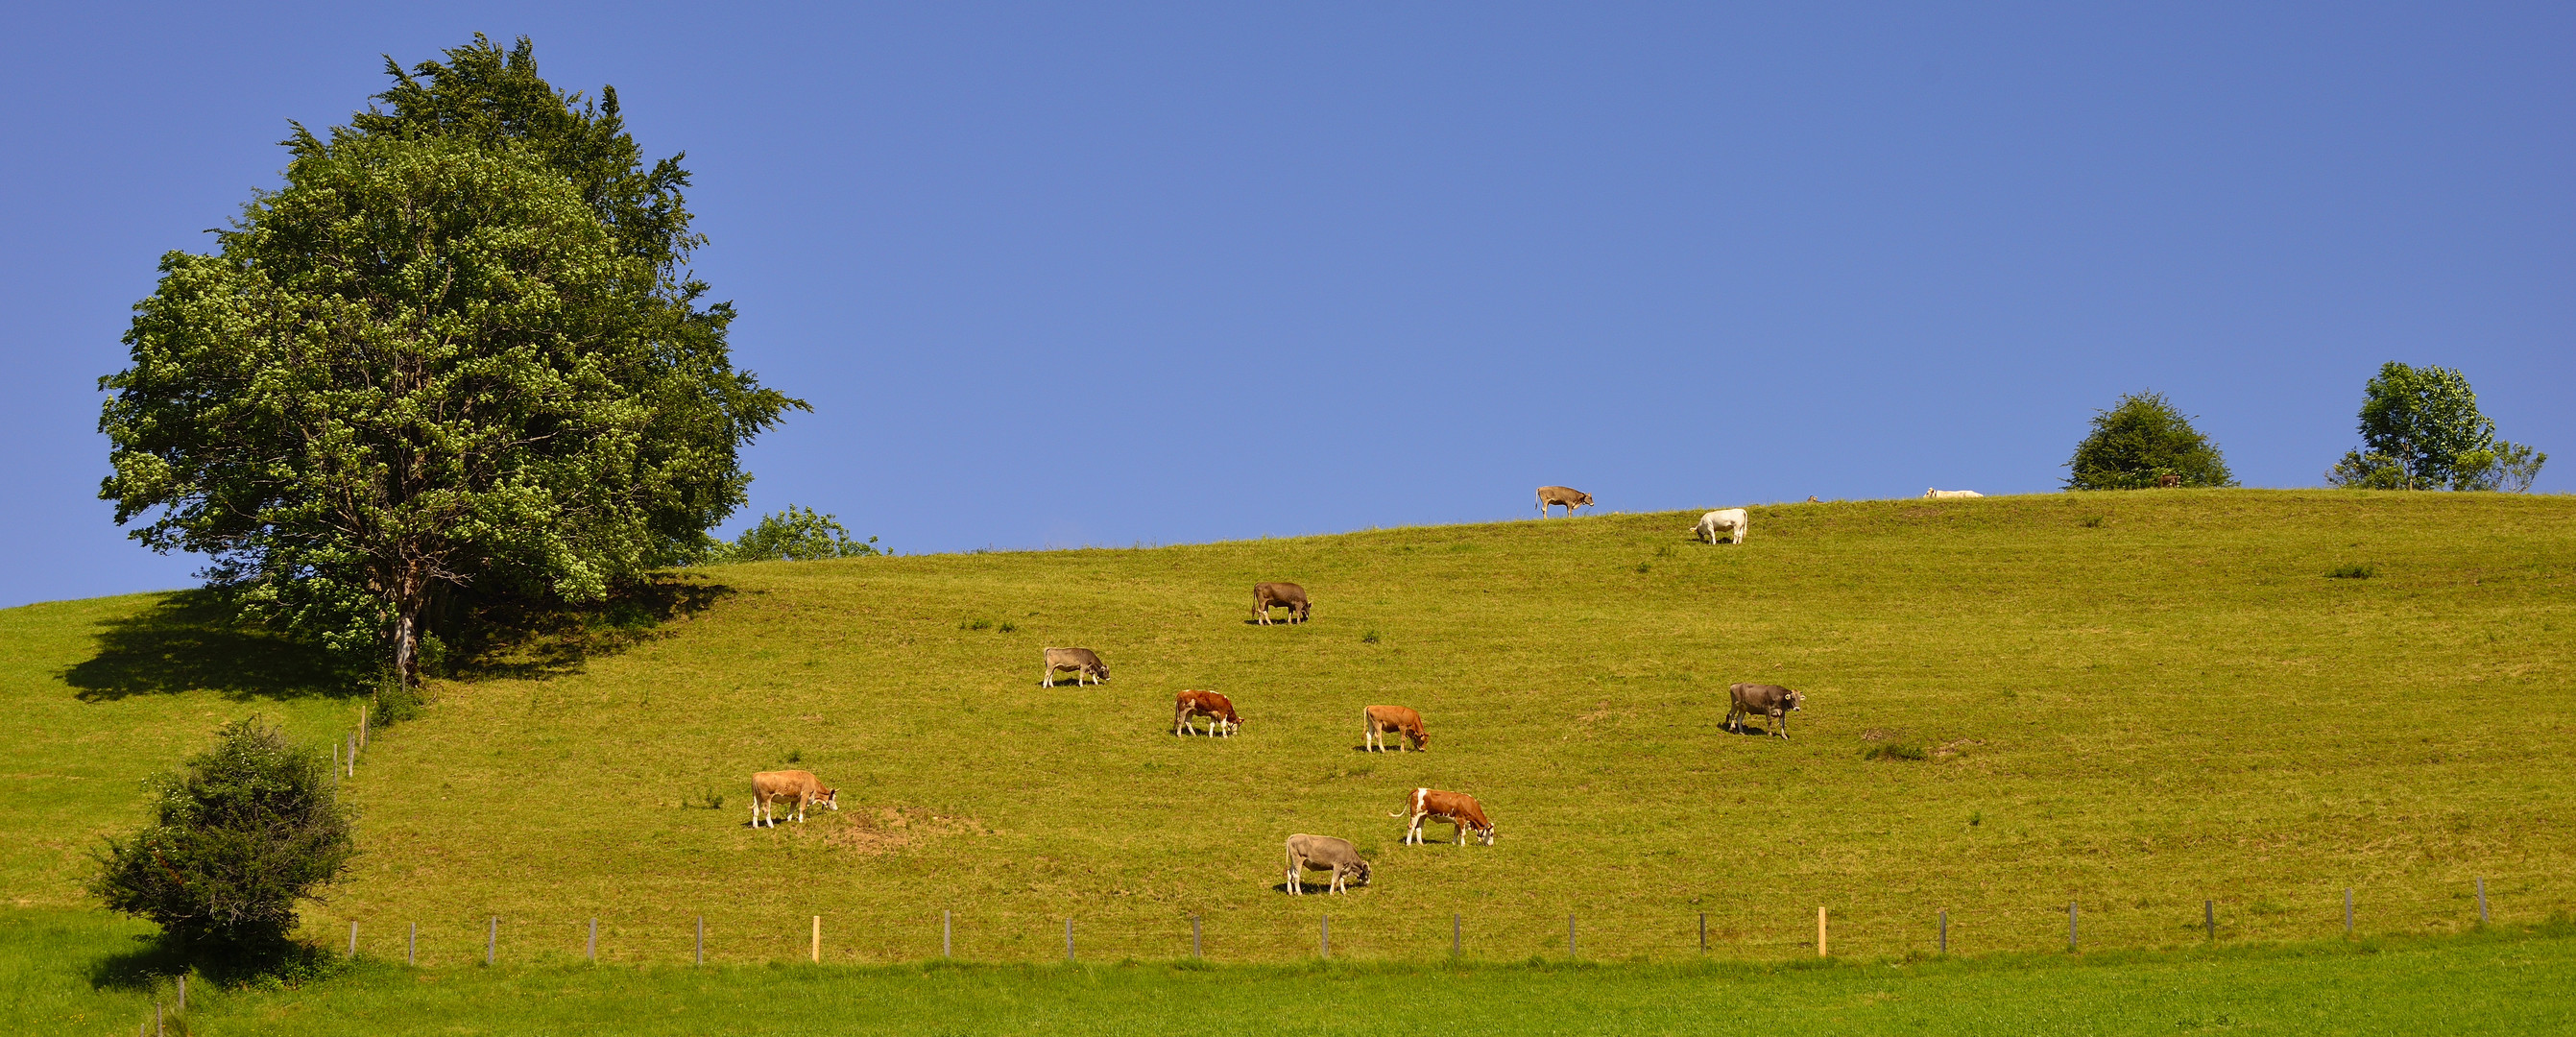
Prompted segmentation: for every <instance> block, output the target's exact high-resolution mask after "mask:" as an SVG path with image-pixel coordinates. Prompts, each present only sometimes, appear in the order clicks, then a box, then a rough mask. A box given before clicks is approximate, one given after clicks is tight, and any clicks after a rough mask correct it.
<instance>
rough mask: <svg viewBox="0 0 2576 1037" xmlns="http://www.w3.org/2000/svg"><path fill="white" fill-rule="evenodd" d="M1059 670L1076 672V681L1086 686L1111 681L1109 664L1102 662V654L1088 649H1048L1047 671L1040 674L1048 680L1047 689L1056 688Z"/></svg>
mask: <svg viewBox="0 0 2576 1037" xmlns="http://www.w3.org/2000/svg"><path fill="white" fill-rule="evenodd" d="M1057 670H1073V671H1075V675H1074V679H1075V680H1077V681H1079V682H1081V683H1084V684H1090V683H1093V682H1094V680H1095V679H1097V681H1099V682H1100V683H1107V682H1108V680H1109V664H1108V663H1104V662H1101V661H1100V653H1098V652H1095V651H1092V650H1091V649H1088V648H1049V649H1047V650H1046V669H1045V671H1043V672H1042V673H1041V674H1040V676H1043V677H1044V678H1045V679H1046V686H1047V687H1050V688H1052V687H1055V673H1056V671H1057Z"/></svg>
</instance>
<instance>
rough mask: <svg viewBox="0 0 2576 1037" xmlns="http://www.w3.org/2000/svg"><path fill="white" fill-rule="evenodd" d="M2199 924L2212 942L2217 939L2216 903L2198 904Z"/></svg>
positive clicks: (2207, 901)
mask: <svg viewBox="0 0 2576 1037" xmlns="http://www.w3.org/2000/svg"><path fill="white" fill-rule="evenodd" d="M2200 924H2201V925H2202V926H2203V927H2205V928H2207V929H2208V930H2209V938H2210V939H2211V940H2212V941H2215V940H2217V939H2218V901H2215V900H2203V901H2201V902H2200Z"/></svg>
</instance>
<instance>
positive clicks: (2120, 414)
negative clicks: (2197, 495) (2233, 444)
mask: <svg viewBox="0 0 2576 1037" xmlns="http://www.w3.org/2000/svg"><path fill="white" fill-rule="evenodd" d="M2066 466H2067V468H2068V469H2069V470H2070V471H2069V473H2068V475H2067V477H2066V488H2067V489H2070V490H2135V489H2140V488H2144V487H2150V486H2154V485H2156V484H2157V481H2158V480H2159V479H2160V478H2162V477H2163V476H2168V475H2170V476H2175V477H2178V478H2179V479H2180V480H2181V484H2182V485H2184V486H2234V485H2236V476H2235V474H2234V473H2232V472H2229V471H2228V470H2227V460H2226V459H2225V458H2224V457H2221V456H2220V455H2219V452H2218V444H2215V443H2212V442H2210V441H2209V437H2207V436H2204V435H2202V434H2201V433H2200V430H2199V429H2196V428H2193V427H2192V425H2191V419H2190V418H2188V417H2185V416H2184V415H2183V414H2182V412H2181V411H2178V410H2175V409H2174V406H2173V403H2172V402H2171V401H2169V400H2166V399H2165V397H2164V394H2163V393H2158V392H2139V393H2130V394H2128V395H2125V396H2122V397H2120V400H2119V402H2118V403H2116V404H2114V405H2112V407H2111V409H2109V410H2104V411H2096V412H2094V414H2093V431H2092V433H2091V434H2090V435H2087V436H2085V437H2084V441H2083V442H2081V443H2077V444H2076V445H2075V456H2074V457H2072V458H2070V459H2068V460H2067V462H2066Z"/></svg>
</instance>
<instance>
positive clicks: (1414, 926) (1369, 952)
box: [345, 876, 2491, 966]
mask: <svg viewBox="0 0 2576 1037" xmlns="http://www.w3.org/2000/svg"><path fill="white" fill-rule="evenodd" d="M2486 886H2487V883H2486V879H2485V877H2483V876H2480V877H2478V878H2476V879H2475V880H2474V881H2473V882H2472V883H2470V884H2468V888H2466V889H2461V890H2459V892H2458V893H2455V894H2453V895H2452V899H2451V900H2450V901H2449V902H2450V903H2453V904H2457V905H2459V906H2460V907H2461V908H2465V907H2467V906H2468V905H2467V904H2464V903H2462V901H2468V900H2471V899H2472V898H2474V904H2475V911H2476V914H2475V916H2474V917H2475V919H2476V921H2475V923H2474V924H2477V925H2486V924H2490V919H2491V914H2490V910H2489V901H2488V895H2487V894H2488V890H2487V888H2486ZM2455 888H2456V887H2455ZM2337 892H2339V893H2340V895H2341V904H2340V906H2341V907H2342V909H2343V910H2342V918H2341V921H2342V923H2343V930H2342V931H2343V935H2344V936H2345V937H2346V938H2352V937H2355V936H2357V935H2359V933H2360V927H2359V923H2360V922H2361V921H2362V920H2364V919H2365V918H2366V917H2367V908H2368V907H2369V906H2370V904H2371V903H2372V901H2371V899H2370V898H2367V897H2364V896H2362V895H2361V894H2362V893H2366V892H2368V891H2366V890H2356V889H2353V888H2343V889H2340V890H2338V891H2337ZM2381 902H2382V903H2386V902H2389V901H2381ZM2328 903H2329V904H2331V903H2332V901H2331V900H2329V901H2328ZM1335 906H1336V907H1339V906H1340V905H1335ZM2171 906H2172V905H2166V907H2165V908H2157V909H2143V908H2136V907H2129V908H2125V909H2119V910H2111V911H2107V912H2105V911H2101V910H2096V909H2095V908H2094V905H2091V904H2088V903H2087V902H2086V901H2084V900H2083V899H2081V898H2079V899H2076V900H2070V901H2067V902H2066V903H2065V906H2064V908H2063V909H2062V910H2063V920H2062V921H2063V924H2064V926H2065V928H2064V930H2063V931H2064V933H2065V938H2066V948H2067V950H2068V952H2070V953H2081V952H2082V951H2083V950H2085V949H2086V948H2088V947H2089V948H2093V949H2101V948H2105V947H2118V946H2132V947H2134V946H2173V945H2176V944H2179V943H2184V942H2196V941H2207V942H2217V941H2219V940H2220V938H2221V937H2220V931H2219V930H2220V926H2219V923H2220V922H2221V921H2222V920H2224V919H2223V918H2222V915H2223V914H2224V913H2223V912H2221V911H2220V910H2219V908H2218V902H2217V900H2216V899H2215V898H2205V899H2203V900H2202V901H2201V917H2200V918H2198V919H2194V920H2190V921H2184V920H2183V919H2182V918H2176V917H2174V916H2173V913H2171V912H2170V911H2169V908H2170V907H2171ZM1350 907H1354V908H1358V909H1359V910H1357V911H1349V910H1344V911H1343V912H1342V913H1339V914H1338V915H1337V914H1336V913H1335V912H1333V911H1328V910H1322V909H1321V908H1322V905H1318V908H1319V910H1317V911H1315V912H1314V913H1312V914H1308V913H1305V912H1298V913H1296V914H1279V913H1271V912H1262V913H1257V914H1255V913H1243V914H1232V915H1229V914H1228V913H1225V912H1193V913H1190V914H1188V915H1183V916H1177V917H1167V918H1135V917H1117V916H1112V917H1107V918H1098V917H1095V918H1093V919H1090V920H1088V921H1086V920H1084V919H1083V918H1082V917H1081V916H1066V915H1060V914H1044V915H1037V914H1027V913H1018V912H1011V911H1005V910H997V911H989V912H987V911H974V910H969V911H959V910H957V909H954V908H949V909H942V910H939V911H936V912H921V913H906V914H901V915H857V914H831V913H819V914H818V913H799V914H796V915H793V916H782V917H778V918H775V919H771V918H762V917H746V916H743V915H726V916H721V917H717V918H713V919H710V918H709V916H707V915H703V914H697V913H694V912H678V911H674V912H668V913H656V914H651V915H644V916H629V917H624V918H618V917H597V916H585V917H581V918H569V919H566V918H513V917H510V916H507V915H504V914H490V913H487V914H484V915H481V916H479V917H474V918H471V920H470V921H469V920H464V919H456V918H454V917H452V916H451V917H450V918H447V919H444V920H442V919H427V920H422V919H384V920H381V921H377V922H373V923H370V922H368V921H367V920H366V919H362V918H349V919H347V922H348V926H349V931H348V936H347V943H346V945H345V946H346V948H347V951H348V953H349V954H350V955H352V956H358V955H383V956H386V957H391V956H393V955H400V957H401V960H403V961H404V962H406V963H408V964H413V965H424V964H425V965H431V966H453V965H460V964H467V963H470V962H472V961H475V960H477V959H479V960H480V962H481V963H482V964H484V965H487V966H490V965H498V964H500V963H501V962H503V961H507V960H517V961H528V960H536V959H545V958H554V959H558V960H560V959H563V958H578V959H582V960H588V961H600V960H602V958H603V957H606V958H608V959H609V960H614V961H623V962H636V963H642V962H654V961H660V962H688V963H692V964H699V965H703V964H705V963H707V962H708V961H709V960H710V959H711V958H712V959H714V960H718V961H788V960H794V959H796V958H802V959H804V960H806V961H808V962H814V963H821V962H825V961H832V962H844V963H893V962H904V961H919V960H925V959H929V958H931V957H933V956H934V955H936V956H937V957H940V958H965V959H969V960H981V961H1027V960H1032V959H1043V958H1047V957H1052V956H1053V951H1052V950H1051V949H1050V948H1049V947H1048V946H1047V944H1048V943H1049V942H1050V938H1054V937H1060V939H1061V948H1062V954H1063V960H1066V961H1074V962H1083V961H1118V960H1126V959H1137V960H1156V959H1173V958H1180V957H1184V956H1187V957H1194V958H1208V959H1215V960H1227V959H1230V960H1235V961H1281V960H1294V959H1296V958H1301V957H1308V956H1312V957H1315V958H1322V959H1330V960H1354V959H1408V958H1430V957H1437V956H1441V955H1443V954H1445V955H1447V956H1450V957H1459V958H1476V959H1483V960H1507V959H1522V958H1549V957H1554V956H1555V955H1556V954H1558V953H1562V954H1563V955H1564V956H1565V957H1566V958H1567V959H1591V960H1618V959H1622V958H1626V959H1635V960H1652V959H1656V958H1667V959H1669V958H1676V957H1682V956H1689V955H1694V954H1707V953H1710V952H1711V951H1712V950H1713V949H1714V950H1717V951H1721V952H1727V953H1729V954H1731V955H1737V956H1742V955H1747V954H1750V955H1753V956H1779V955H1782V954H1798V953H1812V954H1815V955H1817V956H1820V957H1825V956H1831V955H1832V954H1833V953H1834V950H1835V949H1836V948H1837V947H1840V948H1841V949H1842V950H1843V952H1844V953H1845V954H1847V955H1849V954H1855V953H1857V954H1863V955H1869V954H1891V953H1893V954H1913V953H1922V952H1926V951H1928V952H1932V953H1940V954H1947V953H1950V952H1952V951H1953V950H1954V949H1958V950H1965V951H1975V950H1981V949H2027V948H2030V947H2033V946H2035V945H2038V944H2036V942H2035V939H2036V940H2044V939H2045V937H2043V936H2041V935H2040V934H2041V933H2042V932H2044V931H2045V930H2044V927H2045V925H2046V922H2045V918H2046V917H2047V910H2048V909H2045V908H2038V909H2034V908H2028V907H2025V908H2018V909H2001V910H1996V909H1987V910H1977V911H1968V912H1964V913H1963V912H1961V911H1959V910H1957V909H1955V908H1951V907H1940V908H1930V909H1927V910H1925V911H1923V912H1922V913H1921V916H1920V917H1919V919H1915V920H1907V919H1904V918H1902V917H1900V916H1895V915H1889V914H1883V913H1882V914H1875V915H1865V916H1854V915H1851V914H1847V913H1845V912H1841V911H1837V910H1834V909H1832V907H1831V905H1825V904H1819V905H1817V908H1816V914H1815V925H1816V929H1815V934H1814V938H1813V939H1812V940H1809V939H1807V938H1805V937H1804V936H1802V935H1799V934H1796V933H1795V932H1794V931H1786V930H1787V927H1784V926H1778V925H1776V924H1774V925H1765V926H1761V927H1758V928H1748V927H1744V926H1735V927H1730V928H1726V929H1722V930H1721V931H1720V932H1718V933H1714V934H1713V933H1712V932H1711V931H1710V919H1709V916H1708V913H1707V912H1695V913H1689V914H1684V913H1679V912H1624V911H1617V910H1597V911H1591V912H1582V911H1577V912H1572V913H1568V914H1564V915H1547V914H1542V913H1539V912H1536V911H1532V910H1528V909H1514V910H1491V911H1485V912H1481V913H1480V912H1476V911H1438V912H1436V913H1434V912H1425V913H1421V914H1413V913H1403V914H1388V913H1384V912H1377V913H1371V912H1372V911H1374V910H1375V909H1374V905H1350ZM2266 910H2269V911H2272V912H2280V911H2283V910H2285V909H2281V908H2279V907H2278V906H2277V905H2271V904H2270V903H2269V902H2268V901H2258V902H2256V904H2255V905H2253V906H2251V907H2244V908H2231V911H2232V912H2242V913H2245V914H2261V913H2263V912H2264V911H2266ZM2330 910H2331V908H2328V907H2325V906H2324V905H2320V910H2318V911H2317V912H2316V913H2315V914H2311V915H2309V916H2308V917H2310V918H2315V919H2317V921H2318V922H2319V923H2321V924H2318V925H2316V926H2315V929H2316V930H2317V931H2316V932H2315V933H2314V935H2324V934H2325V933H2330V932H2332V931H2333V930H2332V929H2331V928H2329V927H2331V926H2332V925H2333V921H2331V919H2332V918H2333V916H2332V915H2331V914H2328V913H2327V912H2328V911H2330ZM2454 910H2458V908H2455V909H2454ZM1441 915H1446V916H1447V917H1446V918H1442V917H1440V916H1441ZM1953 915H1960V916H1961V917H1959V918H1953V917H1952V916H1953ZM2184 917H2188V916H2184ZM2453 917H2457V916H2453ZM1550 918H1560V919H1562V924H1563V928H1562V929H1560V930H1557V933H1556V935H1555V936H1554V937H1550V936H1549V935H1547V934H1548V929H1549V927H1550V926H1551V925H1553V924H1554V923H1551V922H1550V921H1548V919H1550ZM1443 921H1445V922H1447V923H1448V924H1447V925H1445V926H1444V925H1441V924H1439V923H1441V922H1443ZM2195 922H2196V923H2197V924H2194V923H2195ZM1954 923H1964V925H1956V926H1954ZM1954 927H1955V928H1958V929H1959V932H1957V933H1954V932H1953V929H1954ZM2279 928H2280V927H2278V926H2275V927H2273V928H2272V929H2270V930H2268V931H2267V932H2266V933H2265V935H2264V936H2263V937H2260V938H2281V937H2282V936H2283V935H2285V934H2283V933H2281V932H2280V931H2279ZM1299 930H1302V931H1303V932H1302V936H1301V935H1300V934H1299V932H1298V931H1299ZM1443 930H1445V932H1444V931H1443ZM2401 931H2402V930H2401ZM2183 933H2188V934H2189V936H2188V937H2181V936H2180V934H2183ZM2005 934H2011V935H2005ZM2286 935H2289V936H2290V937H2292V938H2295V937H2296V935H2297V934H2296V933H2295V932H2293V933H2290V934H2286ZM1954 936H1961V937H1964V938H1965V942H1964V944H1962V945H1960V946H1958V947H1956V948H1954V945H1953V937H1954ZM1444 937H1445V939H1444ZM1551 939H1556V940H1561V941H1562V942H1561V943H1555V944H1551V943H1550V942H1549V941H1550V940H1551ZM370 940H372V941H374V942H373V943H370ZM478 943H479V944H480V946H474V944H478ZM1337 944H1338V946H1337ZM1979 944H1984V945H1985V946H1984V947H1980V946H1978V945H1979ZM468 948H471V949H470V950H469V949H468ZM474 951H480V952H481V953H480V954H479V955H476V954H474V953H473V952H474Z"/></svg>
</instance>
